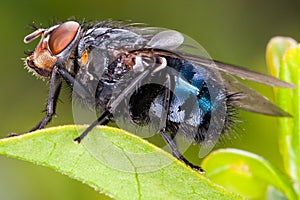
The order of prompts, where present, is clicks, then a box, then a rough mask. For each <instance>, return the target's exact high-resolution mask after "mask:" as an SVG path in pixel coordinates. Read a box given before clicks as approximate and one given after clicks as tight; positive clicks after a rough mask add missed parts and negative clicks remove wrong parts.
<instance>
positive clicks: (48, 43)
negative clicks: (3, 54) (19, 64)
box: [24, 21, 294, 172]
mask: <svg viewBox="0 0 300 200" xmlns="http://www.w3.org/2000/svg"><path fill="white" fill-rule="evenodd" d="M39 36H41V40H40V42H39V44H38V45H37V47H36V48H35V50H34V51H33V53H32V54H31V55H30V56H28V57H27V58H26V60H25V64H26V66H27V68H28V69H29V70H30V71H33V72H34V74H36V75H37V76H40V77H44V78H46V79H49V80H50V81H49V87H50V89H49V94H48V101H47V107H46V111H47V112H46V116H45V117H44V118H43V119H42V120H41V121H40V122H39V123H38V124H37V125H36V126H35V127H34V128H32V129H31V130H30V131H34V130H38V129H43V128H45V126H46V125H47V124H48V123H49V122H50V121H51V119H52V116H53V115H54V114H55V110H56V104H57V100H58V97H59V93H60V90H61V85H62V82H63V81H65V82H66V83H67V84H68V85H69V86H70V88H72V90H73V93H74V94H75V96H76V98H78V99H80V100H81V102H82V103H84V104H86V105H88V106H90V107H92V108H95V109H96V110H97V112H99V113H101V114H100V116H99V118H98V119H96V120H95V121H94V122H93V123H92V124H90V126H89V127H88V128H87V129H86V130H85V131H84V132H83V133H82V134H81V135H80V136H79V137H78V138H76V139H75V141H77V142H78V143H79V142H80V141H82V140H83V138H84V137H85V136H86V135H87V134H88V133H89V132H90V131H91V130H92V129H93V128H94V127H95V126H96V125H99V124H101V125H105V124H107V123H108V122H110V121H116V122H117V121H118V120H120V119H122V120H123V121H125V122H126V123H127V124H130V125H132V126H134V127H147V126H151V127H154V129H155V131H156V132H157V133H158V134H160V135H161V136H162V138H163V139H164V140H165V142H166V143H167V144H168V145H169V147H170V149H171V151H172V153H173V155H174V156H175V157H176V158H177V159H179V160H181V161H182V162H184V163H185V164H186V165H188V166H190V167H191V168H192V169H195V170H197V171H199V172H203V169H202V168H201V167H199V166H196V165H194V164H192V163H191V162H189V161H188V160H187V159H186V158H185V157H184V156H183V155H182V153H181V152H180V151H179V150H178V147H177V143H176V140H175V136H176V135H177V134H181V135H183V136H184V137H185V138H187V139H188V140H190V141H192V142H194V143H202V144H207V143H210V142H214V141H216V140H217V139H218V137H219V136H220V135H221V134H224V133H227V132H228V130H229V129H230V128H231V127H232V123H234V121H235V118H234V117H235V114H236V112H237V109H244V110H248V111H251V112H256V113H260V114H265V115H272V116H281V117H288V116H290V115H289V114H288V113H286V112H285V111H283V110H281V109H280V108H279V107H277V106H275V105H274V104H272V103H271V102H270V101H268V100H267V99H266V98H265V97H264V96H262V95H260V94H259V93H257V92H256V91H254V90H252V89H250V88H249V87H247V86H245V85H243V84H242V83H240V82H238V81H237V80H236V79H235V78H234V77H233V76H231V75H235V76H238V77H240V78H243V79H248V80H252V81H255V82H258V83H263V84H266V85H269V86H273V87H284V88H293V87H294V85H293V84H290V83H287V82H284V81H282V80H280V79H277V78H274V77H272V76H268V75H264V74H261V73H258V72H254V71H250V70H247V69H243V68H240V67H235V66H232V65H228V64H225V63H222V62H217V61H213V60H212V59H210V58H209V56H208V55H207V54H205V53H203V51H202V50H201V48H200V46H199V45H198V44H197V43H195V42H193V40H192V39H191V38H188V37H187V36H185V35H183V34H181V33H179V32H177V31H174V30H168V29H162V28H151V27H144V26H141V25H140V24H123V23H121V22H117V21H103V22H99V23H92V24H88V25H86V24H80V23H78V22H76V21H66V22H64V23H61V24H58V25H55V26H52V27H50V28H47V29H37V30H35V31H34V32H33V33H31V34H29V35H27V36H26V37H25V38H24V42H25V43H29V42H31V41H32V40H34V39H36V38H37V37H39ZM190 41H192V42H190ZM117 124H118V123H117ZM122 128H124V129H127V128H126V126H125V127H122Z"/></svg>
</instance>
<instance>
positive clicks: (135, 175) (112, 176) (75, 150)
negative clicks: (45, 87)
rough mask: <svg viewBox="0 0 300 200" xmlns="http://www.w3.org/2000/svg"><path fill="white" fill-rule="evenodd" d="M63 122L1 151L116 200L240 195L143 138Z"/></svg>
mask: <svg viewBox="0 0 300 200" xmlns="http://www.w3.org/2000/svg"><path fill="white" fill-rule="evenodd" d="M85 128H86V127H85V126H62V127H55V128H49V129H43V130H40V131H36V132H33V133H29V134H25V135H21V136H16V137H11V138H6V139H2V140H0V154H2V155H5V156H8V157H14V158H18V159H22V160H25V161H29V162H32V163H35V164H38V165H43V166H46V167H49V168H52V169H54V170H56V171H58V172H60V173H62V174H65V175H67V176H69V177H71V178H74V179H77V180H79V181H81V182H83V183H85V184H88V185H89V186H91V187H93V188H95V189H96V190H98V191H99V192H101V193H106V194H107V195H109V196H111V197H113V198H115V199H240V197H239V196H237V195H234V194H233V193H231V192H228V191H226V190H225V189H223V188H222V187H220V186H218V185H216V184H214V183H213V182H211V181H210V180H208V179H207V178H206V177H204V176H203V175H200V174H199V173H198V172H196V171H193V170H192V169H190V168H188V167H187V166H186V165H184V164H183V163H181V162H179V161H178V160H176V159H175V158H174V157H173V156H171V155H170V154H169V153H167V152H165V151H163V150H162V149H160V148H158V147H155V146H154V145H152V144H150V143H148V142H146V141H145V140H142V139H141V138H139V137H137V136H135V135H132V134H129V133H127V132H125V131H122V130H120V129H116V128H111V127H97V128H94V129H93V130H92V131H91V132H90V134H89V135H88V136H87V137H86V138H85V139H84V140H83V142H82V143H80V144H76V143H75V142H73V139H74V138H75V137H77V136H78V133H81V132H82V131H83V130H84V129H85Z"/></svg>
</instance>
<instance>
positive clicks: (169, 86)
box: [159, 74, 205, 173]
mask: <svg viewBox="0 0 300 200" xmlns="http://www.w3.org/2000/svg"><path fill="white" fill-rule="evenodd" d="M174 86H175V80H174V77H171V76H170V75H169V74H166V82H165V88H166V89H165V93H164V101H163V108H162V109H163V110H162V112H161V113H162V116H161V120H160V125H159V130H160V131H159V134H160V135H161V136H162V138H163V139H164V141H165V142H166V143H167V144H168V145H169V147H170V149H171V151H172V154H173V156H174V157H175V158H177V159H178V160H180V161H182V162H183V163H185V164H186V165H187V166H189V167H191V168H192V169H194V170H196V171H198V172H199V173H204V172H205V171H204V170H203V169H202V168H201V167H200V166H197V165H194V164H192V163H191V162H189V161H188V160H187V159H186V158H185V157H184V156H183V155H182V154H181V153H180V151H179V149H178V147H177V144H176V142H175V136H176V133H172V134H171V136H169V135H168V133H167V132H166V122H167V120H168V119H167V118H168V113H169V107H170V103H171V102H170V101H171V99H172V94H171V91H174Z"/></svg>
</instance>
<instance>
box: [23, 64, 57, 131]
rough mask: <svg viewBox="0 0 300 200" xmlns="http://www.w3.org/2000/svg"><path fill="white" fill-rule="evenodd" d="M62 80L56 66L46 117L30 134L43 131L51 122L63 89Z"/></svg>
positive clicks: (51, 82)
mask: <svg viewBox="0 0 300 200" xmlns="http://www.w3.org/2000/svg"><path fill="white" fill-rule="evenodd" d="M61 83H62V82H61V79H60V78H59V76H58V72H57V67H56V66H54V67H53V70H52V74H51V78H50V84H49V86H50V88H49V95H48V100H47V107H46V116H45V117H44V118H43V119H42V120H41V121H40V122H39V123H38V124H37V125H36V126H35V127H33V128H32V129H31V130H30V131H29V132H32V131H35V130H38V129H43V128H45V127H46V125H47V124H48V123H49V122H50V121H51V119H52V116H53V115H54V114H55V110H56V104H57V100H58V96H59V92H60V89H61Z"/></svg>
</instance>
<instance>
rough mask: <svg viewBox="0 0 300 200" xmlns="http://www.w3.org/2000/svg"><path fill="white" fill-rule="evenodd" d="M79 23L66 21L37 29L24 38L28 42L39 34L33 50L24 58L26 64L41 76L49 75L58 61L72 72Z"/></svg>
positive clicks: (79, 28)
mask: <svg viewBox="0 0 300 200" xmlns="http://www.w3.org/2000/svg"><path fill="white" fill-rule="evenodd" d="M80 30H81V27H80V24H79V23H77V22H75V21H67V22H64V23H62V24H59V25H55V26H52V27H50V28H48V29H37V30H36V31H34V32H33V33H31V34H29V35H27V36H26V37H25V38H24V42H25V43H29V42H31V41H32V40H34V39H36V38H37V37H39V36H41V40H40V42H39V44H38V45H37V47H36V48H35V50H34V52H33V53H32V54H31V55H30V56H28V57H27V58H26V61H25V64H26V66H27V67H28V68H29V69H30V70H32V71H33V72H35V73H36V74H37V75H39V76H42V77H48V76H50V74H51V72H52V69H53V66H54V65H55V64H56V63H59V64H61V65H62V67H64V68H65V69H66V70H68V71H69V72H70V73H74V67H73V63H72V60H71V59H70V58H71V57H72V55H73V54H74V50H75V48H76V44H77V43H78V38H79V37H80Z"/></svg>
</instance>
